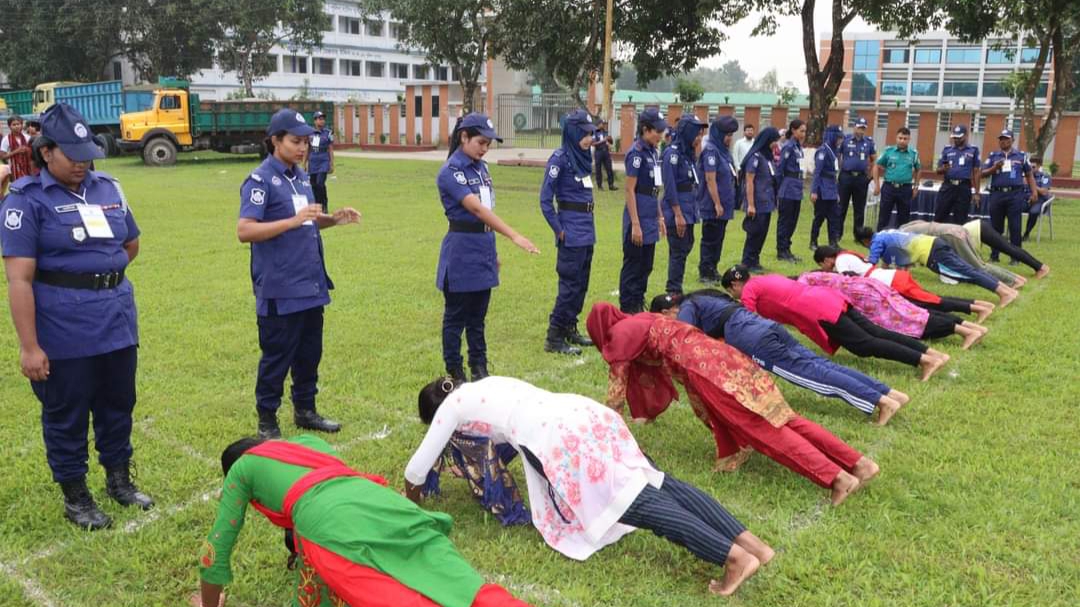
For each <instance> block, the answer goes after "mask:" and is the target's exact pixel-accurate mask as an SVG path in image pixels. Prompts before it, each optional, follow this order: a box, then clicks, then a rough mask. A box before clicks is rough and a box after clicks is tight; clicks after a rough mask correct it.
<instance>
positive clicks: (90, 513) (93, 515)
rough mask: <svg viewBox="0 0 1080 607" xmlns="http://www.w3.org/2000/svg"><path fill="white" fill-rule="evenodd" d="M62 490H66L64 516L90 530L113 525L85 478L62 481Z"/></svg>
mask: <svg viewBox="0 0 1080 607" xmlns="http://www.w3.org/2000/svg"><path fill="white" fill-rule="evenodd" d="M60 490H61V491H63V492H64V518H66V519H67V520H69V521H71V522H72V523H75V524H76V525H78V526H80V527H82V528H83V529H86V530H88V531H97V530H98V529H108V528H109V527H110V526H111V525H112V519H111V518H109V517H108V516H107V515H106V514H105V513H104V512H102V511H101V510H99V509H98V506H97V503H96V502H95V501H94V496H92V495H90V490H89V489H87V488H86V480H85V479H79V480H77V481H67V482H63V483H60Z"/></svg>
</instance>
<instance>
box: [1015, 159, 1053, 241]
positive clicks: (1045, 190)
mask: <svg viewBox="0 0 1080 607" xmlns="http://www.w3.org/2000/svg"><path fill="white" fill-rule="evenodd" d="M1029 162H1030V163H1031V172H1032V177H1033V178H1034V179H1035V187H1036V188H1038V190H1037V192H1036V193H1037V194H1038V196H1037V197H1036V199H1035V202H1034V203H1032V205H1031V206H1030V207H1028V220H1027V227H1026V228H1024V238H1023V239H1022V242H1027V240H1028V237H1030V236H1031V231H1032V230H1034V229H1035V225H1036V224H1037V223H1039V215H1042V212H1043V205H1045V204H1046V201H1048V200H1050V186H1051V185H1052V180H1051V178H1050V175H1049V174H1048V173H1045V172H1043V170H1042V158H1041V157H1039V156H1032V157H1031V159H1030V160H1029Z"/></svg>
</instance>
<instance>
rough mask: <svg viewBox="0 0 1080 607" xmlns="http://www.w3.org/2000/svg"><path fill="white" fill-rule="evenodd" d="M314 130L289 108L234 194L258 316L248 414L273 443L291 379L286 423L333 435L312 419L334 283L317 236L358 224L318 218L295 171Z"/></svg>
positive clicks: (350, 217)
mask: <svg viewBox="0 0 1080 607" xmlns="http://www.w3.org/2000/svg"><path fill="white" fill-rule="evenodd" d="M314 132H315V129H313V128H311V127H310V126H308V125H307V123H306V122H305V120H304V117H303V116H302V115H301V114H300V113H298V112H296V111H295V110H291V109H288V108H283V109H281V110H278V111H277V113H275V114H274V116H273V117H272V118H271V119H270V126H269V127H267V129H266V133H267V135H268V137H267V139H266V145H267V149H268V151H269V152H270V155H269V156H267V157H266V160H264V161H263V162H262V164H260V165H259V167H258V168H257V169H255V170H254V171H253V172H252V173H251V175H249V176H248V178H247V179H246V180H245V181H244V185H243V186H242V187H241V188H240V219H239V220H238V221H237V224H236V235H237V237H238V238H239V239H240V242H243V243H251V282H252V286H253V287H254V291H255V313H256V315H257V316H258V325H259V347H260V348H261V349H262V358H260V359H259V373H258V379H256V383H255V408H256V411H258V414H259V436H260V437H261V438H279V437H280V436H281V429H280V428H279V427H278V421H277V410H278V407H280V406H281V396H282V393H283V392H284V385H285V375H286V374H288V373H290V372H291V373H292V403H293V421H294V422H296V425H297V426H299V427H300V428H305V429H308V430H320V431H322V432H337V431H338V430H340V429H341V426H340V425H339V424H337V423H336V422H332V421H330V420H327V419H323V417H322V416H320V415H319V414H318V413H316V412H315V395H316V394H317V393H318V391H319V390H318V386H317V383H318V379H319V361H320V360H321V359H322V336H323V307H324V306H326V304H328V303H330V289H332V288H334V283H333V282H332V281H331V280H330V277H329V276H328V275H327V274H326V264H325V263H324V261H323V245H322V237H321V236H320V235H319V230H322V229H325V228H328V227H331V226H335V225H344V224H348V223H357V222H359V221H360V213H358V212H357V211H356V209H352V208H348V207H346V208H342V209H338V210H337V211H334V214H333V215H327V214H326V213H323V207H322V205H320V204H318V203H316V202H315V196H314V194H313V193H312V190H311V182H310V181H309V180H308V175H307V173H305V172H304V169H303V168H302V167H301V166H300V164H301V163H302V162H303V160H304V154H305V153H306V152H307V149H308V138H309V137H310V136H311V135H312V134H313V133H314Z"/></svg>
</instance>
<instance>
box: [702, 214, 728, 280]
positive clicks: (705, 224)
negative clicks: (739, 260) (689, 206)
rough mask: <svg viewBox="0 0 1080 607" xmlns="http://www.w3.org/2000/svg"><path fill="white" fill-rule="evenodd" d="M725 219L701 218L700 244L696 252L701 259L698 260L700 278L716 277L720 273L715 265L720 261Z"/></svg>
mask: <svg viewBox="0 0 1080 607" xmlns="http://www.w3.org/2000/svg"><path fill="white" fill-rule="evenodd" d="M727 224H728V220H726V219H703V220H702V221H701V244H700V245H699V247H698V252H699V253H700V254H701V260H700V261H699V262H698V276H700V277H701V278H718V277H719V276H720V273H719V272H718V271H717V269H716V266H717V264H719V263H720V253H721V252H722V251H723V249H724V236H725V235H726V234H727Z"/></svg>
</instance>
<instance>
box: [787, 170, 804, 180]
mask: <svg viewBox="0 0 1080 607" xmlns="http://www.w3.org/2000/svg"><path fill="white" fill-rule="evenodd" d="M784 177H792V178H794V179H802V172H800V171H784Z"/></svg>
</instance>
